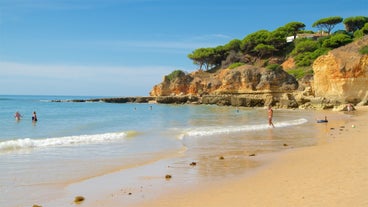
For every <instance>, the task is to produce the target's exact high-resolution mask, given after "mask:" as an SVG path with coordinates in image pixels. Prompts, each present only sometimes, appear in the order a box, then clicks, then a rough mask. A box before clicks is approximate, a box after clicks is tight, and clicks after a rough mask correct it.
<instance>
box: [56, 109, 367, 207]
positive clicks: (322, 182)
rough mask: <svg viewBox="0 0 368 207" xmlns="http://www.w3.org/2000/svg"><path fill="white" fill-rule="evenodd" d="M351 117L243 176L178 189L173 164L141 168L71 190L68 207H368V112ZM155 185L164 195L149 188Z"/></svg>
mask: <svg viewBox="0 0 368 207" xmlns="http://www.w3.org/2000/svg"><path fill="white" fill-rule="evenodd" d="M354 113H358V115H353V116H352V118H351V120H349V121H348V122H343V124H341V123H340V122H336V123H331V122H330V123H329V125H328V129H326V130H321V133H320V134H319V136H320V137H319V138H318V139H319V143H318V144H317V145H315V146H310V147H304V148H297V149H293V148H292V147H290V148H289V149H287V150H286V151H283V152H282V153H276V154H274V155H272V154H271V155H270V156H275V158H274V159H272V160H273V161H272V162H270V163H268V164H266V165H263V166H261V167H258V168H256V169H255V170H253V171H251V173H247V174H245V175H242V176H234V177H231V176H230V177H227V178H224V179H220V180H216V181H213V182H204V183H198V184H195V185H193V183H192V185H189V186H191V187H183V188H176V187H175V186H176V185H178V183H175V174H174V176H173V178H172V181H165V179H164V176H165V175H164V174H165V172H167V165H170V162H171V161H170V160H169V161H167V160H166V161H160V162H159V163H157V164H156V165H155V167H154V169H156V170H153V171H152V166H151V167H149V166H143V168H147V169H143V170H142V169H138V168H137V169H134V170H136V172H133V173H132V172H130V173H129V172H120V173H119V172H118V173H114V174H110V175H106V176H101V177H98V178H96V179H92V180H88V181H86V182H83V183H78V184H76V185H72V186H70V187H69V196H66V198H67V199H68V200H69V201H71V200H72V199H73V196H79V195H81V196H84V197H85V198H86V201H85V202H84V203H82V204H79V205H78V206H89V207H94V206H96V207H97V206H99V207H101V206H109V207H115V206H116V207H117V206H133V207H156V206H157V207H166V206H167V207H172V206H175V207H181V206H183V207H184V206H185V207H189V206H190V207H197V206H198V207H202V206H211V207H223V206H231V207H238V206H239V207H244V206H247V207H251V206H257V207H259V206H276V207H278V206H282V207H285V206H298V207H300V206H313V207H316V206H317V207H318V206H323V207H326V206H327V207H328V206H333V207H336V206H337V207H338V206H368V199H367V198H366V196H367V195H368V150H367V149H368V136H367V133H368V128H367V127H366V126H365V125H366V123H367V122H368V108H366V107H362V108H358V112H354ZM199 164H200V163H199ZM134 170H133V171H134ZM176 170H181V169H176ZM214 170H216V169H214ZM147 171H149V174H150V175H152V176H151V177H144V175H145V174H147V173H143V174H142V176H141V180H139V182H141V183H142V185H141V186H136V187H134V188H126V187H125V188H124V187H122V186H120V185H119V182H118V181H119V180H124V179H125V180H126V179H127V178H128V177H127V173H128V175H129V174H130V175H135V176H137V174H136V173H139V172H147ZM174 172H175V171H174ZM128 179H129V178H128ZM188 182H195V180H190V179H189V181H188ZM181 184H183V183H181ZM157 185H158V186H160V188H162V189H165V188H167V189H168V190H166V191H165V190H159V191H157V188H151V187H152V186H157ZM101 192H103V193H101ZM78 193H80V194H78ZM61 202H63V201H59V202H57V203H59V204H60V203H61ZM57 203H55V204H56V205H52V206H58V205H57ZM64 204H65V203H64ZM69 204H70V205H71V206H73V203H71V202H69Z"/></svg>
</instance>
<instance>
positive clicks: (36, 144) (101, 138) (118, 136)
mask: <svg viewBox="0 0 368 207" xmlns="http://www.w3.org/2000/svg"><path fill="white" fill-rule="evenodd" d="M130 134H132V133H130V132H115V133H105V134H94V135H79V136H66V137H55V138H46V139H30V138H24V139H17V140H8V141H4V142H0V152H4V151H12V150H21V149H29V148H44V147H57V146H71V145H83V144H98V143H106V142H114V141H119V140H124V138H126V137H127V136H129V135H130Z"/></svg>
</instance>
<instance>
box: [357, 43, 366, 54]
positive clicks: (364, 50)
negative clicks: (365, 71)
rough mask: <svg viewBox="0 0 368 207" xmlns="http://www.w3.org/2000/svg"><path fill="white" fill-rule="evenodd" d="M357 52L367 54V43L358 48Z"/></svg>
mask: <svg viewBox="0 0 368 207" xmlns="http://www.w3.org/2000/svg"><path fill="white" fill-rule="evenodd" d="M359 53H360V54H362V55H368V45H366V46H364V47H362V48H360V50H359Z"/></svg>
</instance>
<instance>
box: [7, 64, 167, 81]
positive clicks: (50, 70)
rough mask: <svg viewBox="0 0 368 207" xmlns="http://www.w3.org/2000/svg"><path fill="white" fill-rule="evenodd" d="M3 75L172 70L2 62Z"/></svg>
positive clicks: (97, 75) (65, 75)
mask: <svg viewBox="0 0 368 207" xmlns="http://www.w3.org/2000/svg"><path fill="white" fill-rule="evenodd" d="M0 68H1V73H2V75H3V76H28V77H37V78H58V79H79V78H101V77H111V78H119V77H118V76H119V75H130V76H144V75H154V74H157V73H162V72H167V71H170V68H169V67H159V66H154V67H127V66H123V67H118V66H80V65H45V64H24V63H16V62H0Z"/></svg>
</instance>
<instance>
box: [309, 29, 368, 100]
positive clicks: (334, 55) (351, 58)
mask: <svg viewBox="0 0 368 207" xmlns="http://www.w3.org/2000/svg"><path fill="white" fill-rule="evenodd" d="M366 45H368V36H365V37H364V38H362V39H361V40H358V41H355V42H353V43H351V44H348V45H346V46H343V47H340V48H337V49H335V50H332V51H330V52H329V53H328V54H327V55H324V56H321V57H319V58H317V60H315V62H314V63H313V71H314V81H313V90H314V93H315V96H318V97H325V98H327V99H332V100H338V101H340V102H342V103H344V102H352V103H358V102H361V101H363V100H367V97H368V55H362V54H360V53H359V49H361V48H362V47H363V46H366Z"/></svg>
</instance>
